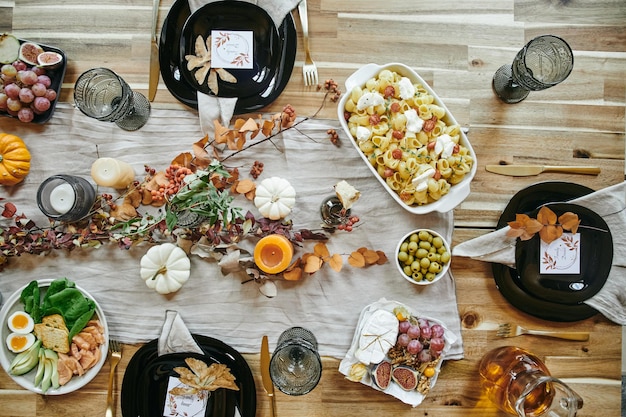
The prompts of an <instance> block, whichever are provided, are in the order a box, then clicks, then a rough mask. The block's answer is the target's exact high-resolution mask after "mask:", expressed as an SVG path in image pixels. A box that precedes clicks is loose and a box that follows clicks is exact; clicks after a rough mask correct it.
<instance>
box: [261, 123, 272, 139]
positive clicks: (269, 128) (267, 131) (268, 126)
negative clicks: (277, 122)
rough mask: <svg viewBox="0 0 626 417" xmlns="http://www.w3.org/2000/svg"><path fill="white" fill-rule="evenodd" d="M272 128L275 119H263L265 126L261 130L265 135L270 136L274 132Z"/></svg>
mask: <svg viewBox="0 0 626 417" xmlns="http://www.w3.org/2000/svg"><path fill="white" fill-rule="evenodd" d="M272 130H274V121H272V120H265V121H263V127H262V128H261V132H262V133H263V135H265V136H269V135H271V134H272Z"/></svg>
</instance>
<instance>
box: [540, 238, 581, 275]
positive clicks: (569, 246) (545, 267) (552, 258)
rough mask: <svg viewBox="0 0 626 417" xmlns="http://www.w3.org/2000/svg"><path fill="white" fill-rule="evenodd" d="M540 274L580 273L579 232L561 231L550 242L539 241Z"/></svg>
mask: <svg viewBox="0 0 626 417" xmlns="http://www.w3.org/2000/svg"><path fill="white" fill-rule="evenodd" d="M539 253H540V256H541V260H540V262H539V265H540V266H539V273H540V274H580V233H575V234H572V233H563V234H562V235H561V237H560V238H559V239H557V240H555V241H553V242H551V243H549V244H548V243H545V242H544V241H541V251H540V252H539Z"/></svg>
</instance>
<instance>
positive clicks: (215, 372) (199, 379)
mask: <svg viewBox="0 0 626 417" xmlns="http://www.w3.org/2000/svg"><path fill="white" fill-rule="evenodd" d="M185 363H186V364H187V366H188V367H189V368H185V367H182V366H178V367H176V368H174V371H175V372H176V373H178V375H180V381H181V382H182V383H183V384H185V385H187V386H188V387H186V388H185V387H176V388H173V389H171V390H170V393H171V394H172V395H192V394H196V393H198V392H199V391H215V390H217V389H219V388H226V389H230V390H233V391H239V387H238V386H237V384H236V383H235V377H234V376H233V374H231V373H230V369H229V368H228V367H227V366H226V365H224V364H221V363H212V364H211V365H210V366H207V364H206V363H205V362H204V361H201V360H199V359H195V358H185Z"/></svg>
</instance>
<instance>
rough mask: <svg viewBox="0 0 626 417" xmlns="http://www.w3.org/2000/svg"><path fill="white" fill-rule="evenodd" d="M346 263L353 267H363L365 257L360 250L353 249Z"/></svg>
mask: <svg viewBox="0 0 626 417" xmlns="http://www.w3.org/2000/svg"><path fill="white" fill-rule="evenodd" d="M348 263H349V264H350V265H352V266H354V267H355V268H363V267H364V266H365V257H364V256H363V254H361V253H360V252H357V251H354V252H352V253H351V254H350V256H349V257H348Z"/></svg>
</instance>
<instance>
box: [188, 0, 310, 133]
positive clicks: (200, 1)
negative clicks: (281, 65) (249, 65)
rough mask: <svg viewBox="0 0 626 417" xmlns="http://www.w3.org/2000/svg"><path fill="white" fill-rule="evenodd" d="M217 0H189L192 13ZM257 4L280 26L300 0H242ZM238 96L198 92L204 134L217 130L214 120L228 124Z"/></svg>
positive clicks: (199, 112)
mask: <svg viewBox="0 0 626 417" xmlns="http://www.w3.org/2000/svg"><path fill="white" fill-rule="evenodd" d="M213 1H216V0H189V9H190V10H191V13H193V12H195V11H196V10H198V9H199V8H200V7H202V6H204V5H205V4H208V3H212V2H213ZM241 1H247V2H248V3H252V4H256V5H257V6H259V7H261V8H263V9H264V10H265V11H266V12H267V14H269V15H270V17H271V18H272V20H273V21H274V24H275V25H276V27H279V26H280V25H281V24H282V22H283V20H284V19H285V16H286V15H287V13H289V12H290V11H291V10H293V9H294V8H295V7H296V6H297V5H298V3H300V0H241ZM236 104H237V97H215V96H211V95H208V94H204V93H200V92H198V114H199V117H200V128H201V129H202V132H203V133H204V134H209V133H213V132H214V131H215V128H214V124H213V121H214V120H220V122H221V123H222V125H224V126H228V125H229V124H230V120H231V119H232V117H233V114H234V112H235V105H236Z"/></svg>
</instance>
